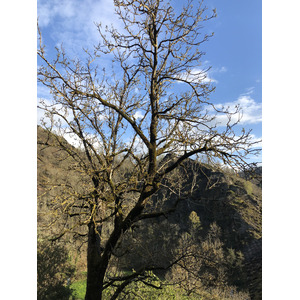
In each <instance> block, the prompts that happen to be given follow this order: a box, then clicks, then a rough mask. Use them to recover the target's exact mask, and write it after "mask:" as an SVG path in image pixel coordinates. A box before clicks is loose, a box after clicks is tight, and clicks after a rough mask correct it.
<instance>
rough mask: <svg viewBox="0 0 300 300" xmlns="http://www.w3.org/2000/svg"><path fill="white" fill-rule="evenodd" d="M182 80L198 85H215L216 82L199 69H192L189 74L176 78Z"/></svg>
mask: <svg viewBox="0 0 300 300" xmlns="http://www.w3.org/2000/svg"><path fill="white" fill-rule="evenodd" d="M178 77H179V78H180V79H182V80H187V81H190V82H194V83H197V82H200V83H213V82H214V83H217V82H218V81H217V80H216V79H214V78H212V77H210V75H209V74H208V72H207V71H206V70H203V69H200V68H194V69H192V70H191V72H189V73H188V72H185V73H182V74H180V75H179V76H178Z"/></svg>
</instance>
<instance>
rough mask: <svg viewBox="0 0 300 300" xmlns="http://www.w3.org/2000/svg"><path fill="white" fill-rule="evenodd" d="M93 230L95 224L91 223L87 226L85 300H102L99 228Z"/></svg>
mask: <svg viewBox="0 0 300 300" xmlns="http://www.w3.org/2000/svg"><path fill="white" fill-rule="evenodd" d="M97 230H98V232H96V230H95V224H94V223H93V222H91V223H90V224H89V233H88V250H87V285H86V294H85V298H84V299H85V300H101V299H102V288H101V285H102V284H103V283H102V282H101V279H100V272H99V266H100V258H101V247H100V235H101V228H97Z"/></svg>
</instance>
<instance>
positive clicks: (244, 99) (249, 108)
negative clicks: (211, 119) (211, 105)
mask: <svg viewBox="0 0 300 300" xmlns="http://www.w3.org/2000/svg"><path fill="white" fill-rule="evenodd" d="M252 93H253V89H252V88H250V89H248V90H247V92H246V93H245V94H242V95H240V96H239V97H238V99H237V100H234V101H231V102H225V103H220V104H216V105H215V107H216V108H217V109H221V108H222V107H224V108H228V110H229V112H234V111H235V110H236V107H240V109H241V113H242V115H240V114H236V115H233V116H232V119H231V121H232V122H236V121H238V119H239V118H240V117H241V119H240V121H239V124H240V125H247V124H257V123H260V122H262V104H261V103H258V102H256V101H255V100H254V99H253V98H252V97H251V96H250V95H251V94H252ZM227 121H228V117H227V116H226V115H225V114H223V115H222V114H219V115H217V118H216V122H217V123H218V125H219V126H225V125H226V124H227Z"/></svg>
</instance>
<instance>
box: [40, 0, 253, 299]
mask: <svg viewBox="0 0 300 300" xmlns="http://www.w3.org/2000/svg"><path fill="white" fill-rule="evenodd" d="M194 2H195V1H193V0H189V1H186V3H185V5H184V7H183V8H182V11H181V12H180V13H175V11H174V9H173V7H172V5H171V4H170V3H168V2H167V1H163V0H150V1H149V0H148V1H146V0H115V1H114V3H115V10H116V13H117V15H118V16H119V18H120V20H121V21H122V22H123V27H124V30H122V32H118V31H117V30H116V29H115V28H105V29H104V30H103V28H102V26H101V24H98V25H97V26H98V30H99V34H100V42H99V44H98V45H96V46H95V48H94V50H93V51H87V50H85V53H86V61H84V60H79V59H69V58H68V56H67V54H66V52H65V51H64V49H63V48H62V47H61V48H57V49H56V50H57V56H56V58H55V59H54V60H53V61H51V60H50V59H48V57H47V55H46V52H45V47H44V45H43V43H42V39H41V38H40V47H39V49H38V56H39V58H40V59H41V62H42V63H41V65H40V67H39V70H38V81H39V82H40V83H42V84H43V85H45V86H46V87H48V88H49V90H50V92H51V95H52V97H53V99H52V100H51V101H50V102H49V101H46V100H45V101H41V103H40V104H39V108H40V109H43V110H44V111H45V116H46V119H47V120H46V119H45V122H44V128H46V129H47V130H48V131H49V134H50V133H55V134H56V135H52V138H53V137H54V139H55V143H54V144H55V146H56V147H58V148H59V149H61V150H63V152H65V154H66V157H68V159H69V160H70V161H72V164H73V167H74V169H75V170H76V171H77V172H78V174H81V175H82V182H81V185H71V184H65V185H64V187H63V188H62V194H61V197H58V198H57V199H56V200H57V205H54V207H53V209H56V210H58V209H59V210H60V212H61V213H63V214H65V215H66V216H67V220H69V219H71V218H72V217H76V218H77V221H76V222H75V223H74V222H73V223H72V224H73V225H72V226H70V225H69V226H66V227H65V228H64V230H63V231H62V232H61V234H60V235H58V237H60V236H62V235H63V234H64V233H66V232H75V231H76V228H77V227H82V226H87V228H88V234H87V237H88V250H87V252H88V253H87V265H88V272H87V290H86V297H85V299H86V300H90V299H101V298H102V294H103V291H104V290H105V289H106V288H108V287H112V286H113V287H114V288H115V291H114V293H113V294H112V296H111V299H116V298H117V297H118V295H120V294H121V293H122V291H123V290H124V289H125V288H126V286H127V285H129V284H130V283H131V282H132V281H135V280H138V279H139V278H142V279H143V278H145V276H146V275H145V274H146V272H148V271H153V270H154V269H155V268H158V266H152V267H147V268H146V267H145V268H144V269H141V270H138V271H136V272H134V273H133V274H131V275H127V276H121V275H120V276H115V277H113V276H111V275H110V274H108V270H109V266H110V263H111V261H112V260H113V257H115V256H116V255H117V254H116V249H117V247H118V243H120V241H121V239H122V237H123V236H124V234H125V233H126V232H127V231H128V230H129V229H131V228H132V227H133V226H134V224H135V223H137V222H140V221H142V220H145V219H149V218H155V217H158V216H161V215H164V214H166V213H168V212H169V211H163V210H162V209H160V208H159V207H156V208H155V209H154V210H153V209H152V210H151V211H148V210H146V207H147V203H149V201H150V199H151V197H152V196H153V195H155V194H157V192H158V191H159V190H160V188H161V186H160V184H161V183H162V181H163V179H164V178H165V177H166V176H168V174H170V173H171V172H172V171H174V170H175V169H176V168H178V166H180V164H181V163H182V162H183V161H185V160H186V159H187V158H189V157H192V156H197V155H205V156H206V157H207V159H208V160H209V161H210V162H213V161H217V162H222V163H224V164H229V165H231V166H232V167H235V168H241V167H245V166H247V163H246V158H247V156H248V155H249V154H251V153H254V152H255V151H257V150H255V149H254V148H253V145H254V142H253V141H252V140H251V135H250V132H245V131H242V132H241V133H240V134H238V135H237V134H236V133H235V131H234V127H235V125H236V124H238V122H239V120H240V117H241V113H240V109H239V107H236V108H235V109H234V110H230V109H229V108H220V107H219V106H218V107H217V106H215V105H214V104H213V103H212V102H210V101H209V95H210V93H211V92H212V91H213V90H214V87H213V86H212V85H211V84H210V83H209V82H208V80H207V72H208V69H204V68H203V67H202V65H201V59H202V56H203V55H204V52H203V51H201V46H202V44H203V43H204V42H206V41H207V40H208V39H209V38H210V37H211V35H208V34H203V24H204V23H205V22H206V21H208V20H210V19H212V18H214V17H215V15H216V13H215V11H213V12H211V14H208V15H207V13H208V12H207V9H206V7H205V6H204V5H203V3H202V1H200V2H199V3H198V6H197V8H193V4H194ZM103 57H108V58H111V62H112V69H111V70H110V71H105V70H104V69H100V67H99V66H101V59H103ZM178 87H179V88H180V92H177V91H178ZM220 115H221V116H222V119H224V118H226V122H225V124H224V122H223V127H222V126H219V123H218V121H219V120H220V118H219V116H220ZM49 124H50V125H49ZM67 134H71V135H72V136H73V137H74V138H76V139H77V141H78V143H79V145H80V147H79V149H80V150H79V149H76V148H72V147H69V146H68V145H66V144H65V143H64V141H63V140H62V139H60V138H59V136H66V135H67ZM55 137H57V138H55ZM54 144H53V145H54ZM166 154H172V160H171V159H170V160H168V159H165V160H162V158H163V157H169V156H166ZM170 157H171V156H170ZM178 198H180V193H179V194H178ZM174 209H175V208H174ZM170 211H171V210H170ZM108 226H109V228H110V229H107V227H108ZM105 230H106V232H108V234H104V233H103V232H104V231H105ZM58 237H57V238H58ZM174 263H175V262H174Z"/></svg>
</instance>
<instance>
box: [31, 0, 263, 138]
mask: <svg viewBox="0 0 300 300" xmlns="http://www.w3.org/2000/svg"><path fill="white" fill-rule="evenodd" d="M173 3H174V5H176V6H177V5H178V6H179V5H180V4H182V2H181V1H179V0H174V1H173ZM205 4H206V6H207V7H208V8H209V9H213V8H216V9H217V14H218V16H217V18H215V19H212V20H211V21H209V22H208V23H206V25H205V28H204V31H205V32H207V33H211V32H214V37H212V38H211V39H210V40H209V41H208V42H207V43H205V44H204V51H205V52H206V55H205V56H204V58H203V66H211V67H212V68H211V70H210V72H209V74H208V77H209V78H210V80H211V81H212V82H213V84H214V85H215V86H216V90H215V92H214V93H213V94H212V95H211V100H212V101H213V102H214V103H215V104H226V106H227V105H229V106H234V105H236V104H239V105H241V106H242V108H243V119H242V122H241V126H242V127H244V128H245V129H250V128H251V129H253V131H252V133H253V135H254V138H255V139H260V138H261V135H262V132H261V117H262V88H261V85H262V57H261V55H262V28H261V27H262V20H261V19H262V9H261V0H245V1H241V0H227V1H224V0H208V1H206V2H205ZM37 14H38V18H39V25H40V28H41V31H42V36H43V40H44V43H45V44H46V45H47V51H48V54H49V55H51V54H52V51H53V48H54V46H57V45H60V44H61V43H63V45H64V47H65V48H66V50H67V52H68V53H69V54H70V55H71V56H72V55H75V56H80V54H79V53H80V52H81V48H82V47H88V48H91V47H92V46H93V45H94V44H96V43H97V40H98V32H97V29H96V26H95V25H94V22H99V21H101V22H102V23H103V24H110V23H113V24H114V26H116V27H117V28H120V29H121V25H120V24H119V23H118V20H117V18H116V16H115V15H114V7H113V1H112V0H98V1H96V0H85V1H80V0H53V1H51V2H50V1H47V0H39V1H38V2H37ZM38 63H39V62H38ZM38 97H46V98H47V97H48V96H47V91H46V90H45V88H43V87H38Z"/></svg>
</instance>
